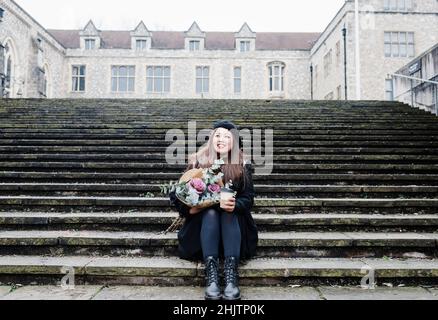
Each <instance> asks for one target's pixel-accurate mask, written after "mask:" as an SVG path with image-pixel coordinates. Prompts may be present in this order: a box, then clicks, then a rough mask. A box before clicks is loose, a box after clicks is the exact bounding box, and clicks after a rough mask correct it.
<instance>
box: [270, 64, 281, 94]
mask: <svg viewBox="0 0 438 320" xmlns="http://www.w3.org/2000/svg"><path fill="white" fill-rule="evenodd" d="M284 68H285V64H284V63H283V62H272V63H270V64H269V65H268V69H269V91H270V92H283V91H284Z"/></svg>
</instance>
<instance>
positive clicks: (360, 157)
mask: <svg viewBox="0 0 438 320" xmlns="http://www.w3.org/2000/svg"><path fill="white" fill-rule="evenodd" d="M0 160H8V161H9V160H34V161H42V160H44V161H48V160H52V161H59V160H76V161H79V160H82V161H85V160H87V161H91V160H99V161H115V160H130V161H140V160H141V161H148V160H150V161H151V162H153V163H156V162H159V161H165V157H164V155H163V154H162V153H153V154H138V153H125V154H123V153H120V154H102V153H87V154H77V153H28V154H23V153H21V154H16V153H9V154H6V153H1V154H0ZM273 160H274V162H281V161H282V162H286V161H288V162H294V161H297V162H298V164H301V163H303V162H305V161H308V162H312V163H315V162H316V163H327V162H330V161H336V162H337V163H341V162H348V163H351V162H352V161H353V162H359V161H360V162H361V163H362V162H364V161H365V162H366V161H373V163H375V162H384V163H388V161H405V162H406V161H407V162H408V163H410V164H415V163H421V162H422V161H424V162H427V163H430V162H433V163H434V164H436V163H438V156H435V155H406V154H405V155H400V154H399V155H389V154H388V155H381V154H380V155H366V154H345V155H333V154H325V155H313V154H292V153H291V154H288V155H275V154H274V156H273Z"/></svg>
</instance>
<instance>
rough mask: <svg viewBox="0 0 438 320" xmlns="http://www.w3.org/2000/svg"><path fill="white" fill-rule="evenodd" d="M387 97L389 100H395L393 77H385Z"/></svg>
mask: <svg viewBox="0 0 438 320" xmlns="http://www.w3.org/2000/svg"><path fill="white" fill-rule="evenodd" d="M385 99H386V100H388V101H393V100H394V87H393V82H392V79H385Z"/></svg>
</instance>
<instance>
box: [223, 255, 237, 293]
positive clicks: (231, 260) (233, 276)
mask: <svg viewBox="0 0 438 320" xmlns="http://www.w3.org/2000/svg"><path fill="white" fill-rule="evenodd" d="M238 268H239V261H238V259H237V258H236V257H226V258H225V263H224V278H225V289H224V296H223V298H224V299H225V300H240V289H239V270H238Z"/></svg>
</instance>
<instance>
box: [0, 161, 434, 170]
mask: <svg viewBox="0 0 438 320" xmlns="http://www.w3.org/2000/svg"><path fill="white" fill-rule="evenodd" d="M258 167H260V168H263V167H262V166H258V165H254V168H255V170H257V168H258ZM2 168H3V169H6V170H9V169H15V170H17V171H35V169H39V170H38V171H39V172H41V171H53V170H55V169H56V170H59V169H61V170H62V169H64V171H65V169H68V170H69V171H82V172H87V171H93V172H96V171H103V172H105V171H110V172H112V173H121V172H126V171H128V172H135V171H139V172H145V171H147V172H161V173H162V172H163V171H167V172H169V173H174V172H182V171H184V170H185V169H186V168H187V165H184V164H183V165H180V164H167V163H157V162H156V163H145V162H99V161H94V162H91V161H87V162H85V161H77V162H72V161H64V162H60V161H57V162H55V161H44V162H40V161H39V162H37V161H31V160H30V161H27V162H22V161H20V162H18V161H15V162H14V161H8V162H4V161H1V162H0V169H2ZM15 170H14V171H15ZM435 171H438V164H383V163H378V164H376V163H364V164H360V163H322V164H318V163H315V164H311V163H304V164H285V163H278V164H277V163H274V166H273V173H279V172H301V173H310V172H312V173H316V172H319V173H334V172H336V173H375V172H385V173H412V172H418V173H420V172H423V173H434V172H435Z"/></svg>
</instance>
